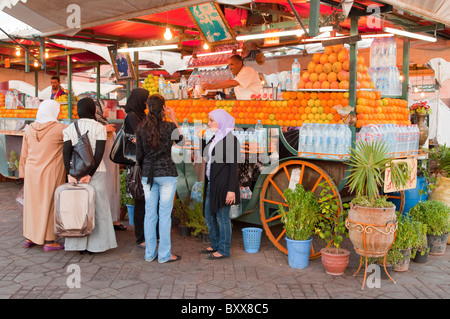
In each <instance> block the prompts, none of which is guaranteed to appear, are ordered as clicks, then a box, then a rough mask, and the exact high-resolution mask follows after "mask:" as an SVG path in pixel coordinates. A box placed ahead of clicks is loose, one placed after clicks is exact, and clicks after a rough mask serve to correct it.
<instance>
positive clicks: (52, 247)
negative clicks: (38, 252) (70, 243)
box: [42, 245, 64, 251]
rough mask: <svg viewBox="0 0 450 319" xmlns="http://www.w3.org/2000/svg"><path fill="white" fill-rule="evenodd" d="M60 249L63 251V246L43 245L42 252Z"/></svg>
mask: <svg viewBox="0 0 450 319" xmlns="http://www.w3.org/2000/svg"><path fill="white" fill-rule="evenodd" d="M61 249H64V245H59V246H47V245H44V247H42V250H43V251H54V250H61Z"/></svg>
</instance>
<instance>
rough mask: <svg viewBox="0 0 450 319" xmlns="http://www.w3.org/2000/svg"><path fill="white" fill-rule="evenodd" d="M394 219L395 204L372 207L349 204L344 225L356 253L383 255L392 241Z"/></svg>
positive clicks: (373, 255)
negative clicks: (386, 206)
mask: <svg viewBox="0 0 450 319" xmlns="http://www.w3.org/2000/svg"><path fill="white" fill-rule="evenodd" d="M396 220H397V216H396V214H395V206H394V207H390V208H373V207H362V206H357V205H351V208H350V210H349V212H348V218H347V220H346V223H345V226H346V227H347V229H348V233H349V238H350V241H351V242H352V243H353V246H354V249H355V251H356V253H357V254H359V255H361V256H364V255H365V254H366V255H367V257H383V256H384V255H385V254H386V253H387V251H388V250H389V247H390V246H391V245H392V242H393V241H394V236H395V231H396V230H397V223H396ZM364 236H365V239H364Z"/></svg>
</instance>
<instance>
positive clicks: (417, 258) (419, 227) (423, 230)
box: [411, 221, 430, 263]
mask: <svg viewBox="0 0 450 319" xmlns="http://www.w3.org/2000/svg"><path fill="white" fill-rule="evenodd" d="M413 222H414V226H415V229H416V234H417V238H418V239H417V241H416V244H415V245H413V247H412V250H411V258H413V260H414V262H416V263H426V262H427V261H428V252H429V251H430V248H428V241H427V225H425V224H424V223H422V222H419V221H413Z"/></svg>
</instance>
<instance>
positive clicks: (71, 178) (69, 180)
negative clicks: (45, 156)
mask: <svg viewBox="0 0 450 319" xmlns="http://www.w3.org/2000/svg"><path fill="white" fill-rule="evenodd" d="M67 180H68V182H69V183H71V184H78V180H77V179H76V178H75V177H73V176H71V175H67Z"/></svg>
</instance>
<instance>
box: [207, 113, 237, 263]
mask: <svg viewBox="0 0 450 319" xmlns="http://www.w3.org/2000/svg"><path fill="white" fill-rule="evenodd" d="M208 125H209V129H210V130H211V131H212V132H213V133H215V135H214V137H213V138H212V139H211V141H210V142H209V143H208V144H206V145H204V147H203V156H204V157H206V171H205V182H204V184H205V187H204V192H203V213H204V216H205V222H206V225H207V227H208V231H209V238H210V240H211V246H210V247H207V248H205V249H202V250H200V253H202V254H206V258H207V259H211V260H214V259H221V258H227V257H230V247H231V221H230V207H231V205H236V204H239V203H240V195H239V179H238V163H239V161H238V159H239V157H240V145H239V142H238V140H237V138H236V137H235V136H234V135H233V134H232V131H233V130H234V118H233V117H232V116H231V115H229V114H228V113H227V112H226V111H224V110H222V109H218V110H214V111H212V112H210V113H209V123H208Z"/></svg>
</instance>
